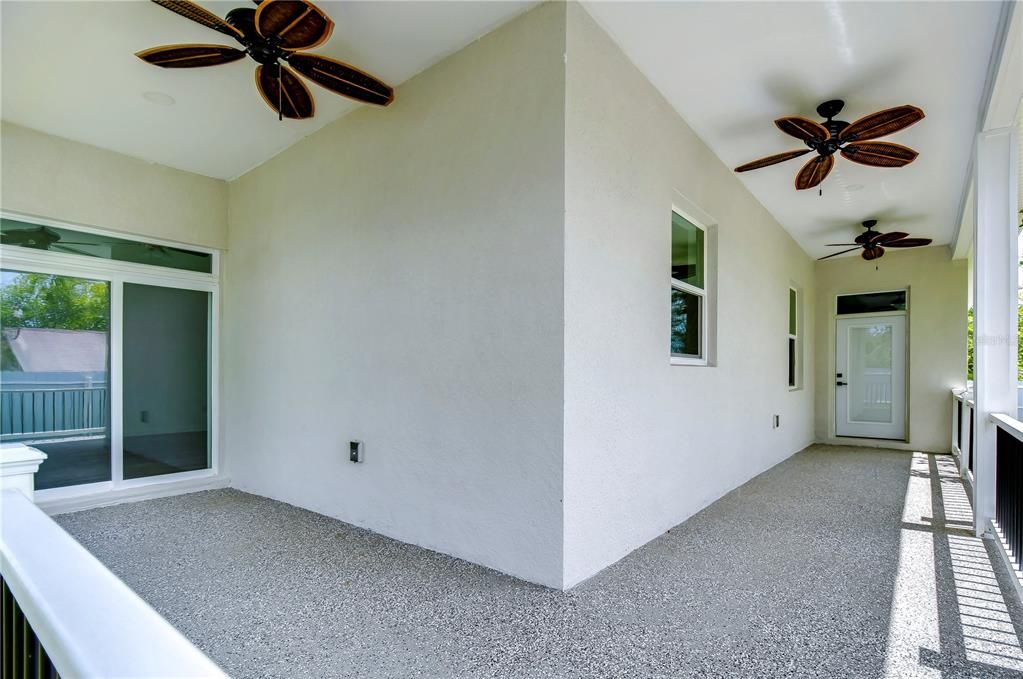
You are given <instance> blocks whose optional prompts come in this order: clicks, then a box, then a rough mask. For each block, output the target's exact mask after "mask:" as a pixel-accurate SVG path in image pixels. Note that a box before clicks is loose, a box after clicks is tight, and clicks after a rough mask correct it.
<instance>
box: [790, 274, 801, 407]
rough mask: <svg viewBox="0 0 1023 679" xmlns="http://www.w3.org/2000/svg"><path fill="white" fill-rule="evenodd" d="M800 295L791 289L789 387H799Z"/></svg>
mask: <svg viewBox="0 0 1023 679" xmlns="http://www.w3.org/2000/svg"><path fill="white" fill-rule="evenodd" d="M798 352H799V293H798V292H796V289H795V288H789V342H788V353H789V386H790V387H796V386H798V385H799V353H798Z"/></svg>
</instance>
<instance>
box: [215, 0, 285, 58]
mask: <svg viewBox="0 0 1023 679" xmlns="http://www.w3.org/2000/svg"><path fill="white" fill-rule="evenodd" d="M226 21H227V23H229V24H231V25H232V26H234V27H235V28H237V29H238V30H239V31H241V32H242V34H243V35H244V36H245V37H244V38H238V42H240V43H241V44H243V45H245V52H246V53H247V54H248V55H249V56H250V57H252V58H253V59H255V60H256V61H257V62H259V63H261V64H263V65H268V64H276V63H277V62H278V60H279V59H281V58H282V57H284V56H285V54H286V53H285V51H284V50H283V49H281V48H280V46H279V45H276V44H275V42H276V41H275V40H274V38H273V37H271V38H270V39H267V38H264V37H263V36H261V35H260V34H259V31H257V30H256V10H254V9H250V8H248V7H238V8H236V9H232V10H231V11H230V12H228V13H227V17H226Z"/></svg>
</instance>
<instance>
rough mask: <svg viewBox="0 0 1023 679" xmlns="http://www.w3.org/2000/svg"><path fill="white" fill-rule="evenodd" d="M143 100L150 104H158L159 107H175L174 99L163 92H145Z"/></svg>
mask: <svg viewBox="0 0 1023 679" xmlns="http://www.w3.org/2000/svg"><path fill="white" fill-rule="evenodd" d="M142 98H143V99H145V100H146V101H148V102H149V103H150V104H157V105H158V106H173V105H174V97H172V96H171V95H169V94H164V93H163V92H143V93H142Z"/></svg>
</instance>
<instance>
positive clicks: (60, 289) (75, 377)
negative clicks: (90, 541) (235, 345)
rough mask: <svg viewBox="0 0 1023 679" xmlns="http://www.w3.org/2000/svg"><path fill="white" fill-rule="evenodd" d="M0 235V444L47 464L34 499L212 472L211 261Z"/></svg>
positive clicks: (119, 244) (69, 236) (55, 233)
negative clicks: (36, 453) (41, 455)
mask: <svg viewBox="0 0 1023 679" xmlns="http://www.w3.org/2000/svg"><path fill="white" fill-rule="evenodd" d="M0 233H2V234H3V236H4V238H3V244H2V247H0V258H2V261H3V269H2V270H0V442H20V443H25V444H26V445H31V446H34V447H37V448H39V449H41V450H42V451H43V452H45V453H46V454H47V455H48V456H49V458H48V459H47V461H46V463H45V464H44V465H43V466H42V467H40V470H39V473H38V474H37V475H36V489H37V490H38V491H40V492H41V493H42V494H43V495H42V496H41V497H42V498H43V499H45V498H46V497H51V498H57V497H70V496H73V495H75V494H79V493H82V492H90V493H92V492H105V491H111V490H118V489H122V488H127V487H134V486H139V485H145V484H147V483H151V482H152V481H153V480H154V478H155V477H162V479H161V480H174V479H176V480H181V479H184V478H187V477H185V476H182V475H183V474H189V475H192V476H206V475H213V474H216V473H218V471H219V468H218V458H217V455H218V451H217V445H216V441H217V437H216V417H215V411H216V408H217V399H216V391H215V384H216V374H217V368H216V363H217V359H216V353H215V348H216V346H217V333H218V327H217V323H216V319H217V318H218V311H217V310H218V309H219V301H218V297H219V284H218V282H217V275H216V274H215V273H213V272H215V271H217V270H218V267H217V266H216V265H217V255H216V253H215V252H199V251H198V250H196V251H194V252H193V251H192V250H191V249H188V250H185V249H180V248H177V247H174V246H171V245H163V244H158V243H151V242H144V241H131V240H127V239H125V238H120V237H117V236H113V235H107V234H104V233H102V232H100V231H99V230H96V229H91V230H83V231H78V230H76V229H71V228H65V227H62V226H52V225H45V226H44V225H36V224H29V223H27V222H19V221H15V220H11V219H8V218H6V217H4V218H3V220H2V221H0ZM174 475H177V476H174Z"/></svg>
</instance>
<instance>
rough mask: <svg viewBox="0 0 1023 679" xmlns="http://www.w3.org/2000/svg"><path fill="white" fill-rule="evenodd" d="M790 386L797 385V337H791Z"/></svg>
mask: <svg viewBox="0 0 1023 679" xmlns="http://www.w3.org/2000/svg"><path fill="white" fill-rule="evenodd" d="M789 386H790V387H794V386H796V338H795V337H790V338H789Z"/></svg>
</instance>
